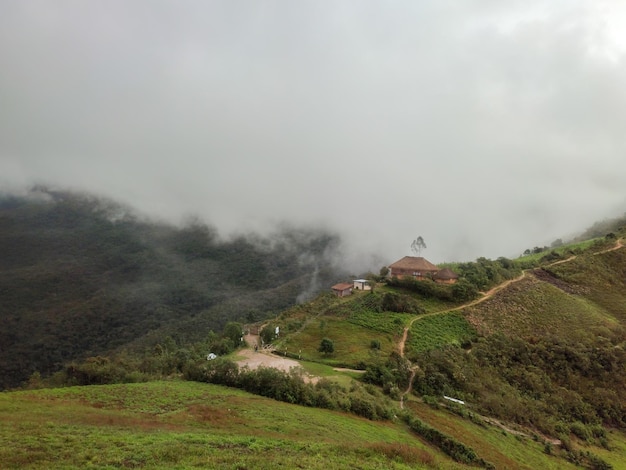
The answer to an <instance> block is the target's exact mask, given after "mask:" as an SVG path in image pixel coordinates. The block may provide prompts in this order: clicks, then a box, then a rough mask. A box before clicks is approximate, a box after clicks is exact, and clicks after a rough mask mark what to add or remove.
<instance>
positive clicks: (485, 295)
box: [398, 238, 624, 408]
mask: <svg viewBox="0 0 626 470" xmlns="http://www.w3.org/2000/svg"><path fill="white" fill-rule="evenodd" d="M623 247H624V244H623V241H622V239H621V238H618V239H617V241H616V242H615V246H612V247H611V248H608V249H606V250H601V251H597V252H596V253H593V256H597V255H601V254H603V253H608V252H610V251H615V250H619V249H620V248H623ZM576 258H577V256H576V255H573V256H570V257H569V258H566V259H562V260H559V261H555V262H553V263H550V264H546V265H544V266H543V267H545V268H547V267H550V266H555V265H557V264H563V263H569V262H570V261H573V260H575V259H576ZM533 269H534V268H533ZM529 271H532V269H530V270H529V269H524V270H523V271H522V274H520V275H519V276H518V277H516V278H514V279H509V280H508V281H505V282H503V283H502V284H498V285H497V286H495V287H493V288H491V289H489V290H488V291H486V292H482V294H483V296H482V297H481V298H479V299H477V300H473V301H471V302H467V303H465V304H463V305H459V306H458V307H453V308H449V309H443V310H437V311H436V312H430V313H426V314H423V315H418V316H416V317H414V318H412V319H411V321H410V322H409V324H408V325H407V326H406V327H405V328H404V331H403V332H402V339H401V340H400V342H399V343H398V352H399V353H400V356H401V357H404V349H405V346H406V340H407V338H408V336H409V330H410V329H411V327H412V326H413V323H415V322H416V321H417V320H421V319H422V318H426V317H431V316H434V315H441V314H444V313H449V312H456V311H459V310H463V309H466V308H468V307H473V306H474V305H478V304H480V303H482V302H484V301H486V300H489V299H490V298H492V297H493V296H494V295H495V294H497V293H498V292H500V291H501V290H503V289H506V288H507V287H509V286H510V285H511V284H513V283H516V282H519V281H521V280H522V279H524V278H525V277H526V276H527V274H528V272H529ZM417 370H419V366H418V365H413V366H412V367H411V378H410V379H409V386H408V387H407V389H406V390H405V391H404V392H403V393H402V395H401V396H400V408H404V397H405V396H406V395H408V394H409V393H411V390H412V389H413V379H414V378H415V374H416V372H417Z"/></svg>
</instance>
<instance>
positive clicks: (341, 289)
mask: <svg viewBox="0 0 626 470" xmlns="http://www.w3.org/2000/svg"><path fill="white" fill-rule="evenodd" d="M353 287H354V284H353V283H350V282H340V283H339V284H335V285H334V286H332V287H331V289H332V291H333V292H334V294H335V295H336V296H337V297H346V296H347V295H352V289H353Z"/></svg>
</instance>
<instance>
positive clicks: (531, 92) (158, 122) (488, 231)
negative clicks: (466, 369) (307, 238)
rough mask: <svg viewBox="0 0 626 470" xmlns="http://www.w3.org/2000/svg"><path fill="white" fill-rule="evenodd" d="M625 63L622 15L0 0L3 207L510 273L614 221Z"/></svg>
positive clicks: (557, 8) (625, 160)
mask: <svg viewBox="0 0 626 470" xmlns="http://www.w3.org/2000/svg"><path fill="white" fill-rule="evenodd" d="M625 52H626V4H624V2H622V1H619V0H615V1H598V0H589V1H578V0H567V1H565V0H563V1H559V0H552V1H532V0H530V1H528V0H524V1H521V0H520V1H508V2H502V1H497V0H475V1H472V0H458V1H452V0H450V1H446V0H431V1H428V0H425V1H414V0H411V1H394V2H382V1H364V0H358V1H357V0H354V1H341V0H339V1H320V0H314V1H292V0H284V1H262V0H254V1H252V0H250V1H243V0H242V1H238V0H225V1H179V0H177V1H169V2H165V1H155V0H149V1H148V0H145V1H140V0H136V1H127V0H123V1H112V0H103V1H89V0H76V1H64V0H58V1H53V2H51V1H49V0H42V1H29V0H15V1H13V0H3V1H2V2H0V189H12V188H17V187H20V186H26V185H29V184H32V183H35V182H37V183H47V184H51V185H56V186H58V187H63V188H73V189H81V190H82V189H84V190H88V191H93V192H96V193H98V194H104V195H107V196H111V197H114V198H116V199H118V200H120V201H123V202H126V203H129V204H131V205H132V206H134V207H136V208H138V209H140V210H141V211H144V212H146V213H148V214H152V215H159V216H162V217H166V218H168V219H169V220H172V221H175V222H176V221H180V220H182V219H183V218H184V217H187V216H189V215H192V214H197V215H198V216H200V217H201V218H202V219H204V220H205V221H207V222H209V223H212V224H214V225H216V226H217V227H218V228H219V229H220V230H221V231H222V232H223V233H224V234H227V233H230V232H232V231H237V230H248V229H251V228H254V229H260V230H261V229H262V230H267V229H268V228H271V227H273V226H275V224H277V223H279V222H281V221H285V220H287V221H290V222H292V223H295V224H307V225H311V226H316V227H317V226H324V227H330V228H332V229H335V230H337V231H339V232H340V233H342V234H343V235H344V237H345V238H344V240H345V242H346V244H347V245H348V246H350V247H351V249H352V252H353V255H354V254H356V255H357V257H360V258H362V259H365V260H367V259H371V258H370V255H371V254H372V253H374V254H376V255H378V256H380V257H381V259H386V260H388V261H389V262H393V261H395V260H396V259H398V258H400V257H402V256H404V255H410V254H411V250H410V244H411V241H412V240H413V239H415V238H416V237H417V236H418V235H420V236H422V237H423V238H424V240H425V241H426V244H427V246H428V248H427V249H426V250H425V251H424V252H423V256H425V257H427V258H428V259H430V260H431V261H433V262H442V261H453V260H473V259H475V258H476V257H479V256H486V257H490V258H497V257H498V256H508V257H515V256H517V255H519V254H520V253H521V252H522V251H523V250H524V249H525V248H528V247H532V246H535V245H543V244H549V243H550V242H551V241H553V240H554V239H556V238H560V237H565V236H567V235H569V234H573V233H575V232H577V231H581V230H582V229H584V228H586V227H587V226H588V225H590V224H591V223H593V222H594V221H597V220H601V219H603V218H605V217H609V216H616V215H621V214H622V213H623V212H624V211H625V210H626V56H625Z"/></svg>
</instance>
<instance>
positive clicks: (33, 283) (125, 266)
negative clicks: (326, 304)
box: [0, 188, 339, 388]
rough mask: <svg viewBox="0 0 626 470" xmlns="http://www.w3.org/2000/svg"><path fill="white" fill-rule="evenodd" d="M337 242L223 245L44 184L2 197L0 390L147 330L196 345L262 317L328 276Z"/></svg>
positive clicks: (136, 340)
mask: <svg viewBox="0 0 626 470" xmlns="http://www.w3.org/2000/svg"><path fill="white" fill-rule="evenodd" d="M338 243H339V239H338V237H337V236H336V235H334V234H329V233H325V232H321V231H320V232H312V231H304V230H296V229H285V230H283V231H281V232H279V233H276V234H275V235H274V236H273V237H271V238H262V237H259V236H240V237H237V238H234V239H230V240H221V239H219V237H218V236H217V234H216V232H215V230H213V229H212V228H210V227H207V226H206V225H203V224H201V223H199V222H194V223H191V224H188V225H187V226H186V227H184V228H176V227H173V226H169V225H166V224H159V223H155V222H152V221H146V220H142V219H140V218H139V217H138V216H136V215H134V214H133V213H132V211H131V210H130V209H128V208H126V207H123V206H121V205H119V204H117V203H115V202H112V201H109V200H105V199H100V198H96V197H93V196H90V195H84V194H75V193H69V192H59V191H50V190H46V189H42V188H39V190H37V191H35V192H33V193H32V194H31V195H29V196H27V197H15V196H4V197H0V388H6V387H13V386H17V385H18V384H19V383H20V382H22V381H23V380H25V379H26V378H27V377H28V376H29V375H30V374H31V373H32V372H33V371H34V370H39V371H40V372H41V373H43V374H47V373H50V372H52V371H54V370H56V369H58V368H59V367H60V366H61V364H62V363H64V362H67V361H69V360H72V359H75V358H81V357H85V356H89V355H96V354H103V353H106V352H108V351H111V350H113V349H115V348H118V347H121V346H124V345H127V344H129V343H131V342H132V343H133V344H134V345H135V346H136V347H141V346H142V345H144V346H147V345H149V342H147V341H143V340H142V338H144V339H145V338H149V337H150V336H152V337H153V338H154V337H155V333H156V337H162V336H163V335H170V336H172V337H174V338H179V339H181V340H194V339H198V338H201V337H203V336H204V335H206V334H207V332H208V330H209V329H215V330H220V329H221V328H222V327H223V325H224V324H225V323H226V322H227V321H228V320H232V319H236V320H246V319H248V320H252V319H261V318H264V317H266V316H267V315H269V314H270V313H275V312H276V311H279V310H281V309H283V308H286V307H288V306H290V305H293V304H294V303H295V301H296V298H297V296H298V295H299V294H301V293H302V292H304V291H307V290H311V292H312V293H315V289H316V286H317V288H318V289H319V287H320V286H327V285H331V284H332V283H333V282H334V280H335V279H337V277H338V274H337V273H336V272H335V268H334V267H333V264H332V261H333V258H334V252H335V250H336V249H337V247H338Z"/></svg>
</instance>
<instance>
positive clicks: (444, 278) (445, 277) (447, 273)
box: [433, 268, 459, 284]
mask: <svg viewBox="0 0 626 470" xmlns="http://www.w3.org/2000/svg"><path fill="white" fill-rule="evenodd" d="M433 279H434V280H435V282H439V283H441V284H454V283H455V282H456V281H457V280H458V279H459V275H458V274H457V273H455V272H454V271H452V270H451V269H450V268H443V269H441V270H439V271H437V272H436V273H435V275H434V276H433Z"/></svg>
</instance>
